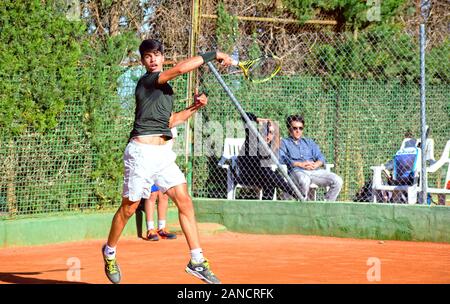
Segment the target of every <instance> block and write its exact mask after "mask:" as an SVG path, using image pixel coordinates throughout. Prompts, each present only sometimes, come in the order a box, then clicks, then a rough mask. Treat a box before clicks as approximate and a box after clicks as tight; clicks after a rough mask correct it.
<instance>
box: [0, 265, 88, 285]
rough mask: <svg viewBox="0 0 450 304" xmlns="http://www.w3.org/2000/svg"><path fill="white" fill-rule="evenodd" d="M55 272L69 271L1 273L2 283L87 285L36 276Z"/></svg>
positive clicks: (0, 280) (0, 279)
mask: <svg viewBox="0 0 450 304" xmlns="http://www.w3.org/2000/svg"><path fill="white" fill-rule="evenodd" d="M55 271H67V269H55V270H49V271H41V272H39V271H35V272H0V282H5V283H12V284H87V283H84V282H72V281H59V280H52V279H40V278H35V277H27V276H35V275H39V274H42V273H43V272H55Z"/></svg>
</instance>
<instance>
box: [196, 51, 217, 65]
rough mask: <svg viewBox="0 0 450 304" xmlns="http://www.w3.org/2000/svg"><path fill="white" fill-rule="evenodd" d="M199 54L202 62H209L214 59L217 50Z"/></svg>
mask: <svg viewBox="0 0 450 304" xmlns="http://www.w3.org/2000/svg"><path fill="white" fill-rule="evenodd" d="M200 56H202V58H203V63H207V62H210V61H212V60H214V59H216V56H217V52H216V51H214V52H206V53H202V54H200Z"/></svg>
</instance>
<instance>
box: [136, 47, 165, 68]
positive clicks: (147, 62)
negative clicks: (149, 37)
mask: <svg viewBox="0 0 450 304" xmlns="http://www.w3.org/2000/svg"><path fill="white" fill-rule="evenodd" d="M141 61H142V64H143V65H144V66H145V68H146V69H147V71H149V72H159V71H162V67H163V62H164V55H163V54H161V52H160V51H150V52H145V53H144V56H143V57H142V58H141Z"/></svg>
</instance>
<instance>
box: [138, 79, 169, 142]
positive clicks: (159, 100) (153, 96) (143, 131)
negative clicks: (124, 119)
mask: <svg viewBox="0 0 450 304" xmlns="http://www.w3.org/2000/svg"><path fill="white" fill-rule="evenodd" d="M159 74H160V72H155V73H149V72H147V73H145V74H144V75H143V76H142V77H141V78H140V79H139V81H138V83H137V86H136V91H135V97H136V110H135V113H134V126H133V130H132V131H131V133H130V138H133V137H134V136H140V135H151V134H162V135H165V136H167V137H169V138H172V132H170V128H169V119H170V116H171V115H172V110H173V90H172V87H171V86H170V85H169V84H168V83H165V84H161V85H160V84H158V82H157V80H158V77H159Z"/></svg>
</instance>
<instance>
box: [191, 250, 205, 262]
mask: <svg viewBox="0 0 450 304" xmlns="http://www.w3.org/2000/svg"><path fill="white" fill-rule="evenodd" d="M204 260H205V258H204V257H203V251H202V249H201V248H196V249H192V250H191V261H192V262H194V264H199V263H202V262H203V261H204Z"/></svg>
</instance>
